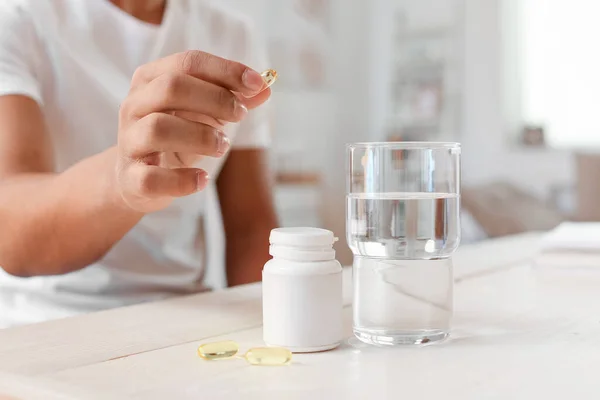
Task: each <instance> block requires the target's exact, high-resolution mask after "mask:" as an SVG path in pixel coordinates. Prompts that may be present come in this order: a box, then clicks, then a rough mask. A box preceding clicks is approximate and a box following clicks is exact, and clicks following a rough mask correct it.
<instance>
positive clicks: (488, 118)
mask: <svg viewBox="0 0 600 400" xmlns="http://www.w3.org/2000/svg"><path fill="white" fill-rule="evenodd" d="M224 1H225V0H224ZM226 2H228V3H230V4H231V5H232V6H233V7H236V8H238V9H240V10H242V11H243V12H244V13H246V14H248V15H250V16H251V17H253V19H254V20H255V23H256V27H257V28H258V29H259V31H260V35H261V36H262V39H264V41H265V42H266V43H268V50H269V57H270V60H271V65H272V68H275V69H277V70H278V72H279V74H280V80H279V81H278V82H277V84H276V85H275V86H274V93H275V95H274V96H273V99H272V104H271V105H272V110H273V132H274V147H273V152H272V165H273V168H274V170H275V173H276V200H277V207H278V210H279V213H280V218H281V222H282V224H283V225H284V226H298V225H304V226H321V227H325V228H328V229H332V230H333V231H334V232H335V233H336V234H337V235H338V236H340V237H341V238H343V237H344V229H345V228H344V225H345V221H344V218H345V217H344V204H345V201H344V192H345V165H346V163H345V144H346V143H349V142H355V141H387V140H426V141H458V142H461V143H462V146H463V166H462V177H463V196H462V201H463V221H462V222H463V243H464V242H473V241H477V240H481V239H483V238H487V237H497V236H502V235H506V234H513V233H518V232H523V231H528V230H542V229H549V228H552V227H554V226H555V225H557V224H558V223H560V222H561V221H563V220H594V219H600V206H598V205H596V198H597V195H596V194H597V193H600V179H598V178H597V177H596V176H597V175H598V174H599V173H600V157H598V156H596V155H594V149H595V148H597V147H598V146H599V145H600V135H598V127H599V125H600V123H599V122H597V120H596V118H595V117H596V114H598V110H600V104H599V103H600V100H598V97H597V93H598V91H599V90H600V74H598V71H600V56H599V55H598V53H599V52H598V51H597V50H595V47H596V46H595V38H597V37H600V35H598V34H599V33H600V27H599V26H598V24H597V21H595V19H596V18H597V17H596V16H597V15H598V11H600V4H598V3H597V2H594V1H589V0H552V1H548V0H369V1H348V0H226ZM342 243H343V241H342ZM337 250H338V254H339V258H340V261H342V262H343V263H349V262H350V260H351V256H350V253H349V251H348V250H347V248H346V246H345V245H338V246H337Z"/></svg>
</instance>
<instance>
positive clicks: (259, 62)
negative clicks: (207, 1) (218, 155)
mask: <svg viewBox="0 0 600 400" xmlns="http://www.w3.org/2000/svg"><path fill="white" fill-rule="evenodd" d="M242 26H243V28H242V29H243V30H242V32H243V33H242V35H243V37H244V40H243V41H242V43H245V48H244V49H243V53H244V56H243V57H242V58H241V61H242V62H244V63H245V64H246V65H248V66H249V67H251V68H254V69H255V70H257V71H259V72H261V71H263V70H265V69H267V68H269V66H268V61H267V56H266V46H265V44H264V43H263V40H262V39H261V38H260V37H259V36H258V35H257V34H256V31H255V29H254V28H253V26H252V24H251V23H249V22H248V21H245V23H244V24H243V25H242ZM238 43H239V42H238ZM269 103H270V101H267V102H266V103H265V104H263V105H261V106H260V107H258V108H255V109H254V110H250V111H249V113H248V115H247V116H246V118H244V120H243V121H242V122H240V125H239V127H238V132H237V135H236V137H235V139H234V140H233V143H232V147H233V148H236V149H248V148H264V147H268V146H269V145H270V144H271V120H270V117H271V106H270V104H269Z"/></svg>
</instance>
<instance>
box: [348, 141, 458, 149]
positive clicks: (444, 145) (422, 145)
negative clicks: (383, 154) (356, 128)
mask: <svg viewBox="0 0 600 400" xmlns="http://www.w3.org/2000/svg"><path fill="white" fill-rule="evenodd" d="M372 147H377V148H390V149H401V150H434V149H458V148H460V143H459V142H356V143H347V144H346V148H348V149H368V148H372Z"/></svg>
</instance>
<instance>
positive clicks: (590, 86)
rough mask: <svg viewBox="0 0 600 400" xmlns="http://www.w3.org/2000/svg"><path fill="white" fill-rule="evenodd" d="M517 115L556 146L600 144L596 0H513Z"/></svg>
mask: <svg viewBox="0 0 600 400" xmlns="http://www.w3.org/2000/svg"><path fill="white" fill-rule="evenodd" d="M517 2H518V3H517V4H518V8H517V9H518V12H519V21H520V22H519V25H520V26H519V28H518V32H519V34H518V36H519V39H520V41H519V70H520V81H521V82H520V86H521V99H520V101H521V107H522V110H521V112H522V118H523V122H524V123H525V124H526V125H540V126H542V127H543V128H544V133H545V139H546V143H547V144H548V145H549V146H551V147H557V148H571V149H574V148H591V147H598V148H600V46H599V45H598V42H599V40H600V1H596V0H517Z"/></svg>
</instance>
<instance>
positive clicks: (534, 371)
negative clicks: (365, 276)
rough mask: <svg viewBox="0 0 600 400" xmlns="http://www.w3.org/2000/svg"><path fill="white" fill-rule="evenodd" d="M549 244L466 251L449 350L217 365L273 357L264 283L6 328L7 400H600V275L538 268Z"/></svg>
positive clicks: (508, 242) (2, 386) (2, 347)
mask: <svg viewBox="0 0 600 400" xmlns="http://www.w3.org/2000/svg"><path fill="white" fill-rule="evenodd" d="M539 238H540V236H539V234H526V235H519V236H513V237H508V238H503V239H497V240H490V241H486V242H482V243H479V244H476V245H469V246H463V247H462V248H461V249H460V250H459V251H458V252H457V254H456V256H455V257H454V264H455V284H456V286H455V314H454V315H455V317H454V321H453V331H452V335H451V338H450V339H449V340H447V341H446V342H444V343H442V344H437V345H431V346H421V347H419V346H414V347H413V346H411V347H395V348H378V347H370V346H366V345H362V344H360V343H359V342H357V341H356V340H355V339H353V338H352V337H351V308H350V289H351V287H350V286H351V281H350V279H349V278H350V274H349V271H348V270H346V271H345V272H344V291H345V304H346V307H345V309H344V317H345V324H346V333H347V336H348V339H347V340H346V341H345V342H344V343H343V344H342V345H341V346H340V347H339V348H338V349H336V350H334V351H329V352H323V353H315V354H295V355H294V360H293V363H292V364H291V365H289V366H286V367H257V366H251V365H248V364H247V363H245V362H244V361H243V360H237V359H233V360H224V361H212V362H211V361H204V360H202V359H200V358H198V357H197V355H196V348H197V347H198V345H199V344H202V343H206V342H212V341H218V340H225V339H231V340H236V341H237V342H239V343H240V346H241V349H247V348H250V347H253V346H260V345H262V340H261V337H262V332H261V289H260V285H259V284H254V285H247V286H242V287H237V288H233V289H228V290H223V291H215V292H211V293H205V294H200V295H194V296H188V297H182V298H177V299H172V300H166V301H162V302H156V303H148V304H142V305H137V306H132V307H124V308H120V309H115V310H110V311H104V312H98V313H93V314H88V315H84V316H80V317H74V318H67V319H64V320H58V321H51V322H47V323H42V324H37V325H30V326H24V327H19V328H13V329H6V330H0V393H2V394H3V395H5V397H3V395H0V398H11V399H12V398H17V399H38V398H39V399H88V398H89V399H121V398H134V399H136V398H140V399H166V398H171V399H188V398H189V399H202V398H206V399H240V398H244V399H313V400H314V399H402V398H403V399H429V398H431V399H434V398H435V399H437V398H457V399H458V398H460V399H467V398H468V399H534V398H535V399H544V398H566V397H569V398H579V399H583V398H598V397H599V396H600V378H599V377H598V365H599V364H600V266H599V267H598V268H597V269H596V268H590V267H587V268H575V267H569V268H567V267H562V268H559V267H548V268H546V267H541V266H537V267H535V266H532V263H531V259H532V257H533V255H534V254H535V250H536V247H537V245H538V243H539Z"/></svg>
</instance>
